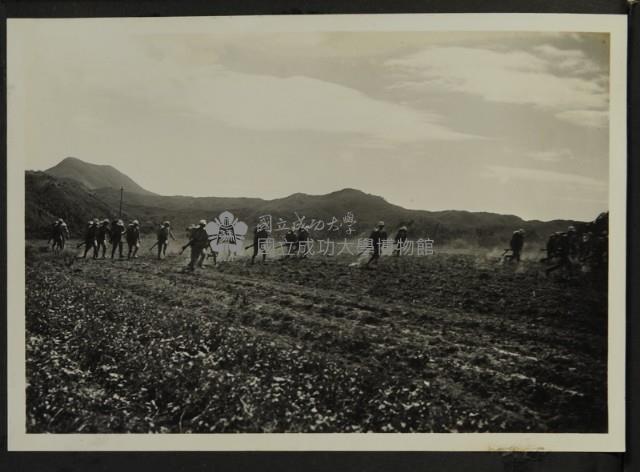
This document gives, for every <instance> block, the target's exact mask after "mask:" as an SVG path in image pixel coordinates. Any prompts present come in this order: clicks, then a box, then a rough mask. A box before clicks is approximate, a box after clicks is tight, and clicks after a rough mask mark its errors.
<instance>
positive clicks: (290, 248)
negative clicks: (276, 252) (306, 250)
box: [284, 228, 298, 258]
mask: <svg viewBox="0 0 640 472" xmlns="http://www.w3.org/2000/svg"><path fill="white" fill-rule="evenodd" d="M297 243H298V237H297V236H296V233H294V232H293V229H291V228H289V229H288V230H287V232H286V233H285V235H284V247H285V250H286V252H285V256H284V257H285V258H287V257H289V256H290V255H292V254H294V252H297V250H298V248H297Z"/></svg>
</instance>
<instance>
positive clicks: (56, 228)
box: [47, 220, 64, 252]
mask: <svg viewBox="0 0 640 472" xmlns="http://www.w3.org/2000/svg"><path fill="white" fill-rule="evenodd" d="M49 243H51V250H52V251H53V252H58V251H59V250H62V248H63V247H64V240H63V236H62V227H61V226H60V220H56V221H54V222H53V224H52V225H51V233H50V234H49V240H48V241H47V245H49Z"/></svg>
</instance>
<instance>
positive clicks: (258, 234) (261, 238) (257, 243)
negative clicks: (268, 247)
mask: <svg viewBox="0 0 640 472" xmlns="http://www.w3.org/2000/svg"><path fill="white" fill-rule="evenodd" d="M268 237H269V232H268V231H267V230H266V229H265V228H261V227H259V228H256V230H255V231H254V233H253V255H252V256H251V264H253V263H254V262H255V259H256V256H257V255H258V251H260V250H262V262H264V261H265V260H266V258H267V254H266V252H265V248H264V246H265V244H266V239H267V238H268Z"/></svg>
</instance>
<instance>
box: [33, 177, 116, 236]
mask: <svg viewBox="0 0 640 472" xmlns="http://www.w3.org/2000/svg"><path fill="white" fill-rule="evenodd" d="M25 187H26V195H25V230H26V234H27V237H48V231H49V228H50V227H51V223H52V222H53V221H55V220H56V219H58V218H63V219H64V220H65V221H66V222H67V225H68V226H69V230H70V231H71V233H72V235H74V236H79V235H81V234H82V232H83V231H84V228H85V227H86V224H87V222H88V221H89V220H91V219H93V218H95V217H100V218H116V217H117V216H118V215H117V212H118V208H117V207H116V208H114V207H112V206H110V205H109V204H108V203H106V202H104V201H103V200H102V199H100V198H99V197H97V196H96V195H95V194H94V193H93V192H92V191H91V190H90V189H88V188H87V187H85V186H84V185H82V184H81V183H79V182H76V181H74V180H71V179H58V178H56V177H53V176H51V175H48V174H45V173H44V172H30V171H28V172H26V174H25ZM123 216H124V217H125V218H126V217H127V216H128V215H123Z"/></svg>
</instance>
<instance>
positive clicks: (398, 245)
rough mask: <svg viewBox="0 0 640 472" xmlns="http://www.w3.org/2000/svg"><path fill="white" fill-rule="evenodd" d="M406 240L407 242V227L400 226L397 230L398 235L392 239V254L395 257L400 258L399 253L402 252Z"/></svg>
mask: <svg viewBox="0 0 640 472" xmlns="http://www.w3.org/2000/svg"><path fill="white" fill-rule="evenodd" d="M406 240H407V227H406V226H402V227H401V228H400V229H399V230H398V233H397V234H396V237H395V239H394V246H395V250H394V251H393V252H394V255H395V256H400V253H401V252H402V248H403V247H404V244H405V241H406Z"/></svg>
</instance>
